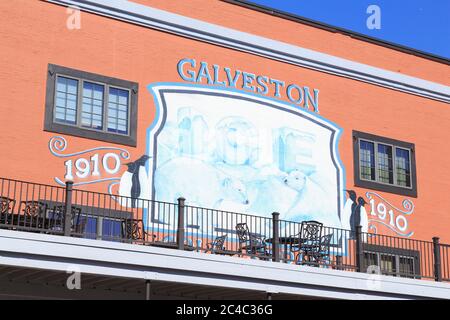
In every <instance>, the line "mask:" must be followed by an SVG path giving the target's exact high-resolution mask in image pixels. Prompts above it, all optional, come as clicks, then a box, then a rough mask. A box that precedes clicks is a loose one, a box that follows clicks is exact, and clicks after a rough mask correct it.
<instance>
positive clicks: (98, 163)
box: [48, 136, 130, 193]
mask: <svg viewBox="0 0 450 320" xmlns="http://www.w3.org/2000/svg"><path fill="white" fill-rule="evenodd" d="M67 145H68V144H67V140H66V139H65V138H64V137H62V136H54V137H52V138H51V139H50V141H49V142H48V148H49V150H50V153H51V154H52V155H54V156H55V157H58V158H61V159H67V160H66V161H65V162H64V168H65V174H64V177H63V178H59V177H54V180H55V182H56V183H58V184H59V185H61V186H65V185H66V184H65V181H74V184H73V185H74V186H80V185H88V184H94V183H102V182H108V183H109V187H108V189H109V191H110V193H111V188H112V187H113V186H114V185H116V184H118V183H119V180H120V178H119V177H117V174H118V172H119V171H120V169H121V166H122V160H129V159H130V153H129V152H128V151H127V150H125V149H122V148H117V147H110V146H104V147H97V148H92V149H87V150H82V151H78V152H71V153H66V152H65V151H66V149H67Z"/></svg>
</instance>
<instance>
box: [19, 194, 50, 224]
mask: <svg viewBox="0 0 450 320" xmlns="http://www.w3.org/2000/svg"><path fill="white" fill-rule="evenodd" d="M20 212H23V214H20ZM46 212H47V204H46V203H44V202H40V201H34V200H25V201H21V202H20V206H19V215H17V221H14V220H15V219H14V218H15V217H14V218H13V221H12V223H13V224H16V222H17V225H18V226H20V227H27V228H34V229H43V228H44V224H45V214H46Z"/></svg>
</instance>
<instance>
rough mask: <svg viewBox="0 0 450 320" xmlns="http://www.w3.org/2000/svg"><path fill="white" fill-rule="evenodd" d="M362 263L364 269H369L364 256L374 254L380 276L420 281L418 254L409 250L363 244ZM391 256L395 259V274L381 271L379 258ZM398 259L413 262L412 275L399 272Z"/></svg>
mask: <svg viewBox="0 0 450 320" xmlns="http://www.w3.org/2000/svg"><path fill="white" fill-rule="evenodd" d="M362 249H363V261H364V262H363V263H364V266H365V267H364V268H365V269H366V268H367V267H369V265H368V263H367V260H366V257H365V254H374V255H376V256H377V264H376V265H377V266H378V267H379V268H380V271H381V274H385V275H386V274H387V275H390V276H394V277H402V278H413V279H420V278H421V271H420V252H419V251H417V250H409V249H400V248H392V247H388V246H382V245H375V244H364V245H363V248H362ZM382 255H385V256H391V257H394V258H395V265H394V268H395V273H394V272H387V271H386V270H383V269H382V265H381V256H382ZM400 258H408V259H411V260H412V261H413V263H414V264H413V268H414V273H413V274H405V273H401V272H400Z"/></svg>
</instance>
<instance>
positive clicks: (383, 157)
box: [378, 143, 394, 184]
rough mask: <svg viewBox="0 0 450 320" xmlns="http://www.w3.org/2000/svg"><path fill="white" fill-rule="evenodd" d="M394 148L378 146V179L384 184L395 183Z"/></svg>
mask: <svg viewBox="0 0 450 320" xmlns="http://www.w3.org/2000/svg"><path fill="white" fill-rule="evenodd" d="M392 162H393V161H392V147H391V146H387V145H384V144H381V143H380V144H378V179H379V181H380V182H383V183H389V184H393V183H394V171H393V164H392Z"/></svg>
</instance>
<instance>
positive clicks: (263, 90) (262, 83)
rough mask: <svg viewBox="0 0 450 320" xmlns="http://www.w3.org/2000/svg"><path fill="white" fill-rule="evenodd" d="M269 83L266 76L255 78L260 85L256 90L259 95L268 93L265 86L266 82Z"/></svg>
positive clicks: (267, 88)
mask: <svg viewBox="0 0 450 320" xmlns="http://www.w3.org/2000/svg"><path fill="white" fill-rule="evenodd" d="M268 81H269V78H268V77H266V76H257V77H256V82H257V83H258V84H259V85H260V87H259V86H258V88H257V92H258V93H260V94H264V95H266V94H267V93H268V92H269V87H268V86H267V82H268Z"/></svg>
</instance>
